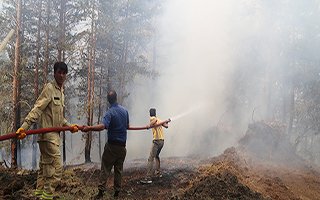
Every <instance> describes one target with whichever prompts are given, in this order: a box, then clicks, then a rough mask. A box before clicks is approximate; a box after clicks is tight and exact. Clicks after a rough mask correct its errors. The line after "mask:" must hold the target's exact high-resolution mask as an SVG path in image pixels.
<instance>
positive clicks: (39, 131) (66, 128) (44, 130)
mask: <svg viewBox="0 0 320 200" xmlns="http://www.w3.org/2000/svg"><path fill="white" fill-rule="evenodd" d="M170 121H171V120H170V119H168V120H166V121H163V122H161V123H159V124H157V125H155V126H150V127H149V126H141V127H129V128H128V130H145V129H149V128H153V127H157V126H161V125H163V124H164V123H168V122H170ZM78 128H79V130H83V128H84V126H78ZM72 129H73V128H72V127H71V126H63V127H50V128H39V129H33V130H27V131H26V134H27V135H33V134H42V133H49V132H60V131H71V130H72ZM15 137H17V134H16V133H9V134H6V135H1V136H0V141H3V140H8V139H12V138H15Z"/></svg>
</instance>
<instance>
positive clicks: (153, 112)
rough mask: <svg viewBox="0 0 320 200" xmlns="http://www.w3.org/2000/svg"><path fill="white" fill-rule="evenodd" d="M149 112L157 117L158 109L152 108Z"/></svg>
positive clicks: (151, 115)
mask: <svg viewBox="0 0 320 200" xmlns="http://www.w3.org/2000/svg"><path fill="white" fill-rule="evenodd" d="M149 113H150V117H155V116H156V109H155V108H150V110H149Z"/></svg>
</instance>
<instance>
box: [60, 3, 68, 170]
mask: <svg viewBox="0 0 320 200" xmlns="http://www.w3.org/2000/svg"><path fill="white" fill-rule="evenodd" d="M65 15H66V0H61V1H60V12H59V27H60V32H59V40H58V61H65V41H66V37H65V32H66V23H65ZM63 112H64V111H63ZM65 134H66V133H65V131H63V132H62V160H63V164H64V166H65V165H66V160H67V158H66V135H65Z"/></svg>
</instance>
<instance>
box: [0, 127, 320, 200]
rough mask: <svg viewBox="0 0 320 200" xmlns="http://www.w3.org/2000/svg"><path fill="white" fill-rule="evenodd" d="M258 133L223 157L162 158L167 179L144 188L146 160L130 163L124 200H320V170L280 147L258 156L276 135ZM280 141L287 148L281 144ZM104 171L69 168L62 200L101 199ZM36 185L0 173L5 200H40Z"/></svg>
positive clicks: (31, 177) (22, 174) (29, 178)
mask: <svg viewBox="0 0 320 200" xmlns="http://www.w3.org/2000/svg"><path fill="white" fill-rule="evenodd" d="M258 129H259V130H258V131H257V130H255V131H252V130H251V132H250V131H248V133H247V134H246V136H245V138H244V139H242V140H241V141H240V142H239V146H237V147H231V148H228V149H226V150H225V151H224V153H223V154H221V155H219V156H217V157H212V158H209V159H205V160H199V159H197V158H196V157H170V158H162V173H163V176H162V177H154V178H153V182H152V183H151V184H141V183H140V180H141V179H143V178H144V176H145V173H146V160H145V159H141V160H133V161H128V162H127V163H126V164H125V169H124V174H123V191H121V193H120V196H119V198H118V199H129V200H130V199H159V200H160V199H172V200H180V199H232V200H233V199H234V200H236V199H237V200H238V199H248V200H250V199H252V200H258V199H280V200H289V199H290V200H295V199H296V200H298V199H299V200H310V199H312V200H313V199H314V200H316V199H320V172H319V167H315V166H312V165H311V164H308V163H307V162H305V161H304V160H303V159H301V158H299V157H298V156H296V155H294V154H293V153H291V154H292V155H291V157H290V159H285V157H283V159H280V158H281V156H279V152H281V151H282V150H281V151H280V150H279V151H274V147H272V151H271V150H270V149H268V148H269V147H268V148H267V147H263V148H266V149H264V151H263V152H264V154H263V155H261V154H259V153H257V151H253V147H251V146H250V141H251V140H254V141H255V143H256V142H258V141H259V140H260V139H261V138H262V137H261V132H263V131H262V129H266V130H267V132H268V134H270V132H272V131H270V130H268V127H264V126H262V129H261V127H260V128H258ZM257 132H259V134H256V133H257ZM271 134H273V133H271ZM275 134H278V133H275ZM259 137H260V139H259ZM276 138H277V143H279V141H280V143H279V145H280V146H281V139H280V140H279V137H276ZM277 145H278V144H277ZM269 150H270V151H269ZM266 152H267V153H266ZM270 152H271V153H270ZM286 158H287V157H286ZM99 167H100V165H99V164H96V163H91V164H84V165H80V166H72V167H70V166H69V167H67V168H66V169H65V171H64V174H63V180H62V183H61V185H60V187H59V188H57V193H58V194H59V195H60V199H68V200H69V199H70V200H73V199H74V200H76V199H92V197H93V196H94V195H95V194H96V193H97V185H98V179H99ZM112 182H113V176H112V178H111V179H110V180H109V182H108V183H109V186H110V187H109V188H110V190H108V193H107V194H106V196H105V199H113V197H112V194H113V191H112V185H113V184H112ZM35 184H36V172H34V171H26V170H13V169H7V168H5V167H3V166H2V167H0V199H27V200H28V199H35V198H34V197H33V191H34V188H35Z"/></svg>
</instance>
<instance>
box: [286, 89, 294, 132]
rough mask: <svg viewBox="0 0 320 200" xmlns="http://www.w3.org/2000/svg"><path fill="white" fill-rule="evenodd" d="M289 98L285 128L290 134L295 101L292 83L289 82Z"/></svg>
mask: <svg viewBox="0 0 320 200" xmlns="http://www.w3.org/2000/svg"><path fill="white" fill-rule="evenodd" d="M289 97H290V100H289V103H290V105H289V122H288V129H287V134H288V135H289V134H291V131H292V126H293V119H294V109H295V106H294V104H295V101H294V85H293V83H291V88H290V95H289Z"/></svg>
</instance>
